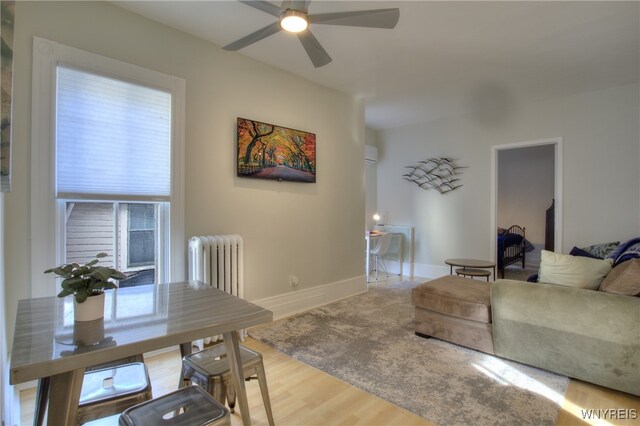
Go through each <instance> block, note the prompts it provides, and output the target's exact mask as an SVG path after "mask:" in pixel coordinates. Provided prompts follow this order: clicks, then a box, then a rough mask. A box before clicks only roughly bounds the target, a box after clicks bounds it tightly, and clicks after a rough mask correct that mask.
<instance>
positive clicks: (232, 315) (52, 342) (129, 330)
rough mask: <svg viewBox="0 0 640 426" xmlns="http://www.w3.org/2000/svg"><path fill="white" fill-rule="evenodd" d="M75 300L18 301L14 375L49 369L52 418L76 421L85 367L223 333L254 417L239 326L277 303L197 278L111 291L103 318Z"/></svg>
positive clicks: (40, 374) (262, 317) (52, 421)
mask: <svg viewBox="0 0 640 426" xmlns="http://www.w3.org/2000/svg"><path fill="white" fill-rule="evenodd" d="M72 306H73V300H72V298H70V297H67V298H64V299H59V298H57V297H43V298H39V299H27V300H20V301H19V302H18V311H17V318H16V328H15V334H14V338H13V349H12V356H11V371H10V383H11V384H12V385H14V384H18V383H24V382H28V381H30V380H34V379H40V378H46V377H50V381H51V390H50V399H49V416H48V424H49V425H75V424H76V423H77V418H76V417H77V416H76V414H77V408H78V401H79V399H80V390H81V388H82V379H83V377H84V371H85V368H86V367H90V366H94V365H98V364H103V363H106V362H110V361H115V360H118V359H122V358H126V357H130V356H133V355H136V354H141V353H144V352H149V351H153V350H157V349H162V348H166V347H169V346H174V345H184V344H185V343H187V342H191V341H192V340H197V339H201V338H203V337H206V336H215V335H218V334H222V335H223V336H224V342H225V345H226V347H227V353H228V354H229V358H230V361H231V362H230V363H229V364H230V370H231V377H232V383H233V386H234V388H235V389H236V391H237V394H238V405H239V407H240V413H241V415H242V423H243V424H245V425H248V424H251V418H250V416H249V406H248V404H247V396H246V393H245V386H244V380H243V376H242V364H241V360H240V349H239V343H238V334H237V331H238V330H242V329H245V328H248V327H252V326H254V325H258V324H263V323H266V322H269V321H271V320H272V319H273V313H272V312H271V311H268V310H266V309H263V308H261V307H259V306H257V305H254V304H252V303H249V302H247V301H245V300H242V299H239V298H237V297H235V296H232V295H230V294H227V293H224V292H222V291H220V290H218V289H216V288H213V287H211V286H210V285H208V284H205V283H202V282H199V281H190V282H180V283H172V284H158V285H148V286H139V287H128V288H121V289H117V290H113V291H107V302H106V306H105V318H104V320H96V321H90V322H85V323H78V324H80V325H79V326H78V325H75V326H74V322H73V308H72ZM121 308H122V309H121ZM80 332H81V333H82V337H81V338H80V336H79V334H80ZM82 342H84V343H82ZM88 342H89V343H88ZM91 342H93V343H91ZM188 346H190V345H188Z"/></svg>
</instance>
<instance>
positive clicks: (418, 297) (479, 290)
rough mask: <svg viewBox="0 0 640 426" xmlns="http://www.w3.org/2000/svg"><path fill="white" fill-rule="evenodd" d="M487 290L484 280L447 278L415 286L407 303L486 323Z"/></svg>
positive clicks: (488, 297) (489, 318) (488, 316)
mask: <svg viewBox="0 0 640 426" xmlns="http://www.w3.org/2000/svg"><path fill="white" fill-rule="evenodd" d="M490 289H491V285H490V284H489V283H487V282H484V281H476V280H473V279H469V278H462V277H456V276H452V275H447V276H444V277H441V278H437V279H435V280H432V281H427V282H426V283H424V284H421V285H419V286H418V287H415V288H414V289H413V290H412V291H411V303H413V305H415V306H416V307H418V308H424V309H427V310H430V311H434V312H439V313H441V314H445V315H450V316H454V317H458V318H463V319H467V320H471V321H477V322H481V323H490V322H491V300H490V299H491V296H490V292H491V290H490Z"/></svg>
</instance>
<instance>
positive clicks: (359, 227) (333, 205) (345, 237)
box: [5, 2, 365, 331]
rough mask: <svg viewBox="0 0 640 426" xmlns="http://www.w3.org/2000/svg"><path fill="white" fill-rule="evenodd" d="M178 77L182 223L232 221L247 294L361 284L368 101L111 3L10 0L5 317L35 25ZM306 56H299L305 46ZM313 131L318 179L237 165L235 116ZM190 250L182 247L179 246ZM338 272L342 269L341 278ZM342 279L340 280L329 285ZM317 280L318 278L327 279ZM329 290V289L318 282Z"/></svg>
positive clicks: (21, 227)
mask: <svg viewBox="0 0 640 426" xmlns="http://www.w3.org/2000/svg"><path fill="white" fill-rule="evenodd" d="M34 35H38V36H40V37H44V38H47V39H50V40H54V41H57V42H60V43H63V44H67V45H69V46H73V47H77V48H80V49H84V50H87V51H91V52H94V53H97V54H101V55H105V56H108V57H111V58H115V59H118V60H121V61H125V62H129V63H132V64H135V65H139V66H143V67H146V68H149V69H152V70H156V71H160V72H163V73H166V74H170V75H175V76H178V77H181V78H184V79H185V80H186V82H187V94H186V148H185V151H186V152H185V157H186V160H185V191H186V213H185V217H186V224H185V226H186V234H187V236H191V235H199V234H217V233H238V234H240V235H242V236H243V237H244V241H245V296H246V297H247V298H248V299H249V300H256V299H262V298H266V297H273V296H278V295H285V294H289V293H293V292H294V290H293V289H292V288H290V287H289V274H291V273H295V274H296V275H298V276H299V277H300V285H299V288H298V290H297V291H299V292H302V291H303V290H308V289H312V288H317V287H318V286H322V285H325V284H330V283H338V282H340V284H341V285H342V287H345V288H346V289H347V291H351V292H353V291H356V290H357V291H360V290H362V289H364V288H365V284H364V278H363V273H364V256H363V255H362V250H363V236H362V231H363V229H364V227H365V224H364V219H363V218H364V162H363V160H362V158H363V156H364V112H363V106H362V104H361V103H360V102H359V101H356V100H355V99H354V98H353V97H351V96H348V95H346V94H343V93H340V92H337V91H334V90H330V89H327V88H324V87H321V86H318V85H316V84H313V83H311V82H309V81H307V80H304V79H301V78H299V77H295V76H293V75H291V74H288V73H286V72H284V71H281V70H278V69H276V68H273V67H270V66H267V65H264V64H261V63H258V62H256V61H253V60H251V59H248V58H246V57H244V56H242V55H240V54H238V53H230V52H226V51H223V50H222V49H221V48H220V47H218V46H215V45H213V44H210V43H207V42H204V41H202V40H199V39H197V38H194V37H192V36H189V35H186V34H184V33H181V32H179V31H176V30H173V29H170V28H168V27H166V26H163V25H160V24H157V23H155V22H152V21H150V20H147V19H145V18H142V17H140V16H138V15H135V14H133V13H130V12H128V11H125V10H123V9H120V8H118V7H116V6H113V5H111V4H108V3H98V2H70V3H63V2H19V3H17V4H16V34H15V39H14V49H15V59H14V66H15V71H14V75H15V81H14V123H13V126H14V128H13V132H14V133H13V137H14V140H13V149H14V151H13V154H14V156H13V170H14V175H13V185H14V186H13V188H14V191H13V192H12V193H10V194H7V196H6V199H5V201H6V218H5V219H6V222H7V224H10V226H6V229H5V231H6V236H5V238H6V244H7V247H11V250H7V251H6V253H5V258H6V266H7V268H6V283H7V304H6V305H7V315H8V317H9V321H8V329H9V330H10V331H11V330H12V329H13V319H14V318H15V305H16V301H17V300H18V299H21V298H28V297H30V296H31V294H30V285H29V282H30V272H29V270H30V258H29V256H30V244H31V242H30V241H32V240H33V241H35V240H34V239H33V237H35V236H32V235H30V227H29V222H28V218H29V214H28V211H29V204H30V202H29V199H30V193H29V179H30V159H29V155H30V154H29V146H30V126H31V118H30V117H31V73H32V59H31V55H32V52H31V50H32V47H31V45H32V37H33V36H34ZM301 59H304V58H302V57H301ZM238 116H240V117H246V118H251V119H255V120H260V121H265V122H269V123H274V124H279V125H283V126H286V127H291V128H296V129H302V130H306V131H310V132H314V133H315V134H316V136H317V162H318V170H317V183H316V184H301V183H278V182H274V181H259V180H251V179H246V178H238V177H236V176H235V149H236V148H235V143H236V142H235V126H236V117H238ZM185 258H186V253H185ZM342 281H346V284H345V283H343V282H342ZM336 287H337V285H336ZM322 288H324V287H322ZM322 291H324V290H322Z"/></svg>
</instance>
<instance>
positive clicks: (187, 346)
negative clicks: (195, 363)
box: [180, 342, 193, 358]
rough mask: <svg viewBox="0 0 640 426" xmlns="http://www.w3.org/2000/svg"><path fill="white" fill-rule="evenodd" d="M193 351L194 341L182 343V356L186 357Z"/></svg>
mask: <svg viewBox="0 0 640 426" xmlns="http://www.w3.org/2000/svg"><path fill="white" fill-rule="evenodd" d="M192 351H193V342H187V343H181V344H180V358H184V357H185V356H187V355H191V352H192Z"/></svg>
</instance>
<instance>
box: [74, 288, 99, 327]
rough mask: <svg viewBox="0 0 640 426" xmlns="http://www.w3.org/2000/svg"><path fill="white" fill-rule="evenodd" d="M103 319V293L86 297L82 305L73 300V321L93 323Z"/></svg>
mask: <svg viewBox="0 0 640 426" xmlns="http://www.w3.org/2000/svg"><path fill="white" fill-rule="evenodd" d="M102 317H104V293H100V294H97V295H95V296H89V297H87V300H85V301H84V302H82V303H78V302H77V301H76V299H75V298H74V299H73V319H74V320H76V321H93V320H97V319H100V318H102Z"/></svg>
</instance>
